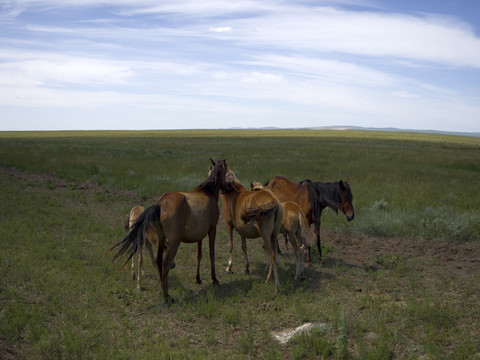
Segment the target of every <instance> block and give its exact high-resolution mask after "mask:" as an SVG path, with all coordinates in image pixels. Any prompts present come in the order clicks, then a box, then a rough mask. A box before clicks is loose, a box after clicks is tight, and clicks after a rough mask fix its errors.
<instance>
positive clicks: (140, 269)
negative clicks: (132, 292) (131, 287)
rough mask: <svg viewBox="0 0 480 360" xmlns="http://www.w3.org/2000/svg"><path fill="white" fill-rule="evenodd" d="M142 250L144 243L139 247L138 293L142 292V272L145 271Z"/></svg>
mask: <svg viewBox="0 0 480 360" xmlns="http://www.w3.org/2000/svg"><path fill="white" fill-rule="evenodd" d="M142 248H143V242H141V243H140V246H139V247H138V258H137V265H138V272H137V291H140V289H141V286H140V279H141V277H142V270H143V257H142Z"/></svg>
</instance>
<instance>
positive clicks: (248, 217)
mask: <svg viewBox="0 0 480 360" xmlns="http://www.w3.org/2000/svg"><path fill="white" fill-rule="evenodd" d="M275 210H277V211H276V212H275V217H276V216H277V213H278V206H277V202H276V201H272V202H270V203H269V204H268V205H267V206H265V207H262V206H259V207H255V208H250V209H247V210H245V213H244V214H242V216H241V218H242V221H243V222H244V223H245V224H248V223H250V222H252V221H258V220H259V219H260V218H262V217H268V216H270V215H271V214H272V213H273V212H274V211H275Z"/></svg>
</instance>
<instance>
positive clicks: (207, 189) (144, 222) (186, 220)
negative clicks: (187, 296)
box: [111, 160, 228, 300]
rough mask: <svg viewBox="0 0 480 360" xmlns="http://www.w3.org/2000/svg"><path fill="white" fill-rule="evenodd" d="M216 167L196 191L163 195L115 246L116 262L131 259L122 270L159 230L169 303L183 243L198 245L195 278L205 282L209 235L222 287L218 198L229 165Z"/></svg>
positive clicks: (163, 283)
mask: <svg viewBox="0 0 480 360" xmlns="http://www.w3.org/2000/svg"><path fill="white" fill-rule="evenodd" d="M212 163H214V162H213V160H212ZM214 165H215V166H214V167H213V169H212V171H211V173H210V175H209V176H208V179H207V180H205V181H204V182H203V183H201V184H200V185H199V186H198V187H197V188H195V189H194V190H192V191H181V192H180V191H176V192H168V193H165V194H163V195H162V196H161V197H160V199H159V200H158V201H157V203H156V204H155V205H152V206H150V207H149V208H148V209H146V210H145V211H144V212H143V213H142V214H141V215H140V216H139V218H138V219H137V221H136V222H135V224H134V225H133V227H132V229H131V231H130V233H129V234H128V235H127V236H126V237H125V238H124V239H123V240H122V241H120V242H119V243H117V244H115V245H114V246H112V247H111V249H113V248H116V247H117V246H120V250H119V251H118V252H117V253H116V254H115V255H114V257H113V259H114V260H115V259H117V258H119V257H120V256H122V255H123V254H125V253H127V260H126V261H125V263H124V264H123V265H122V267H121V268H120V269H122V268H123V266H125V264H126V263H127V262H128V261H129V260H130V259H131V258H132V257H133V256H134V255H135V253H136V252H137V251H138V250H139V248H140V246H141V244H143V243H145V236H146V233H147V230H148V229H149V228H151V227H152V226H153V227H155V230H156V232H157V238H158V251H157V258H156V262H157V267H158V270H159V273H160V285H161V287H162V290H163V295H164V297H165V300H168V271H169V270H170V266H171V264H172V261H173V259H174V257H175V255H176V253H177V250H178V247H179V246H180V243H181V242H185V243H197V268H196V273H195V278H196V281H197V283H201V280H200V260H201V258H202V240H203V238H204V237H205V236H206V235H207V234H208V240H209V250H210V266H211V276H212V280H213V283H214V284H218V280H217V277H216V274H215V236H216V232H217V222H218V217H219V214H220V210H219V209H218V195H219V191H220V189H222V190H224V189H225V175H226V173H227V171H228V166H227V163H226V162H225V160H219V161H217V162H216V163H214Z"/></svg>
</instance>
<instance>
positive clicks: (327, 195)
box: [315, 181, 353, 213]
mask: <svg viewBox="0 0 480 360" xmlns="http://www.w3.org/2000/svg"><path fill="white" fill-rule="evenodd" d="M341 186H342V188H343V190H344V191H343V196H344V197H345V200H347V201H352V199H353V195H352V190H351V189H350V185H349V184H348V183H347V182H345V181H342V182H341ZM315 187H316V188H317V190H318V192H319V193H320V196H321V197H322V203H323V205H324V206H325V207H327V206H328V207H329V208H331V209H333V210H335V212H337V213H338V205H339V203H340V201H341V197H340V181H337V182H327V183H323V182H320V181H318V182H315Z"/></svg>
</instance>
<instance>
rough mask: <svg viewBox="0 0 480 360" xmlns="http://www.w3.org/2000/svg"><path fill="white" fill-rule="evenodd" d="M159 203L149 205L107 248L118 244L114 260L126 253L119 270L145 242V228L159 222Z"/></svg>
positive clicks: (115, 246) (113, 247)
mask: <svg viewBox="0 0 480 360" xmlns="http://www.w3.org/2000/svg"><path fill="white" fill-rule="evenodd" d="M160 213H161V209H160V205H158V204H155V205H152V206H150V207H149V208H148V209H147V210H145V211H144V212H143V213H142V214H141V215H140V216H139V217H138V219H137V221H135V224H133V226H132V227H131V231H130V232H129V233H128V234H127V236H125V237H124V238H123V240H121V241H119V242H118V243H116V244H115V245H113V246H112V247H111V248H110V249H109V250H113V249H115V248H117V247H119V246H120V249H119V250H118V251H117V253H116V254H115V255H114V256H113V259H112V260H113V261H116V260H117V259H118V258H119V257H121V256H122V255H124V254H125V253H127V259H126V261H125V262H124V263H123V265H122V266H121V267H120V268H119V269H118V272H120V271H121V270H122V269H123V267H124V266H125V265H126V264H127V263H128V262H129V261H130V259H131V258H132V257H133V255H135V254H136V252H137V251H138V249H139V248H140V245H141V244H143V243H145V240H146V236H147V235H146V234H147V229H148V228H149V227H150V226H155V224H160Z"/></svg>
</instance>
